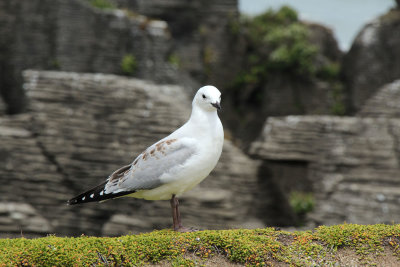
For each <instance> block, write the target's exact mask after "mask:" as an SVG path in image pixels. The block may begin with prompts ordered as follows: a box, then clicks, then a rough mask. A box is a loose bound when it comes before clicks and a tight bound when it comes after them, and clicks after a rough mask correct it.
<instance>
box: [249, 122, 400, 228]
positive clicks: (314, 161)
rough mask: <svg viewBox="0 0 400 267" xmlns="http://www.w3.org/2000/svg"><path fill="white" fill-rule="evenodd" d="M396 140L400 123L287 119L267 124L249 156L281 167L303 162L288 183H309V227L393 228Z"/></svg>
mask: <svg viewBox="0 0 400 267" xmlns="http://www.w3.org/2000/svg"><path fill="white" fill-rule="evenodd" d="M399 140H400V119H387V118H357V117H332V116H288V117H282V118H269V119H268V121H267V122H266V124H265V127H264V132H263V133H262V135H261V137H260V138H259V139H258V140H257V141H256V142H254V143H253V145H252V147H251V154H253V155H254V156H256V157H258V158H261V159H263V160H265V161H268V162H281V163H282V168H287V167H288V166H290V164H291V163H296V162H303V163H304V164H303V166H304V168H306V171H305V172H300V173H297V175H296V176H295V177H291V178H292V180H300V181H304V180H308V181H310V182H311V184H312V191H313V192H314V196H315V200H316V207H315V209H314V210H313V211H312V212H311V213H310V214H309V215H308V220H309V221H311V222H314V223H316V224H337V223H342V222H344V221H346V222H348V223H362V224H372V223H392V222H399V221H400V215H399V214H400V209H399V207H400V206H399V201H400V193H399V192H400V190H399V189H400V176H399V173H400V164H399V162H400V153H399V151H400V145H399V144H400V143H399ZM281 173H282V172H281ZM291 175H293V173H291ZM304 176H306V177H304ZM280 179H286V178H285V177H280ZM289 187H290V186H289Z"/></svg>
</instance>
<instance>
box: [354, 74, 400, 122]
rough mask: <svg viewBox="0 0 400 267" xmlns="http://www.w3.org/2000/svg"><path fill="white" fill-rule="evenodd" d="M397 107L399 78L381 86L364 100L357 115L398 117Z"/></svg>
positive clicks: (399, 115)
mask: <svg viewBox="0 0 400 267" xmlns="http://www.w3.org/2000/svg"><path fill="white" fill-rule="evenodd" d="M399 107H400V80H396V81H394V82H392V83H389V84H387V85H385V86H383V87H381V88H380V89H379V90H378V91H377V92H376V93H375V94H374V95H373V96H371V97H370V98H369V99H368V100H367V101H366V103H365V104H364V106H363V107H362V108H361V110H360V111H359V112H358V114H357V115H358V116H361V117H386V118H399V117H400V109H399Z"/></svg>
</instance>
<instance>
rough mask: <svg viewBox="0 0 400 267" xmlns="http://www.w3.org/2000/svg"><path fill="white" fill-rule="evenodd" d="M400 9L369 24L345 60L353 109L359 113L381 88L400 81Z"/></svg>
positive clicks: (359, 35)
mask: <svg viewBox="0 0 400 267" xmlns="http://www.w3.org/2000/svg"><path fill="white" fill-rule="evenodd" d="M399 47H400V9H393V10H391V11H389V12H388V13H387V14H385V15H383V16H382V17H380V18H377V19H375V20H374V21H372V22H371V23H369V24H367V25H366V26H365V27H364V28H363V29H362V30H361V32H360V33H359V34H358V36H357V37H356V39H355V41H354V43H353V45H352V47H351V49H350V51H349V52H348V54H347V55H346V56H345V58H344V62H343V76H344V79H345V82H346V86H347V89H348V90H349V95H350V96H349V97H350V99H349V100H350V101H349V102H350V103H349V105H350V108H351V109H352V110H353V112H357V111H358V110H359V109H360V108H361V107H362V106H363V104H364V103H365V101H366V100H367V99H368V98H369V97H371V96H372V95H373V93H374V92H376V91H377V90H378V88H379V87H380V86H382V85H384V84H386V83H389V82H392V81H394V80H395V79H398V78H400V49H399Z"/></svg>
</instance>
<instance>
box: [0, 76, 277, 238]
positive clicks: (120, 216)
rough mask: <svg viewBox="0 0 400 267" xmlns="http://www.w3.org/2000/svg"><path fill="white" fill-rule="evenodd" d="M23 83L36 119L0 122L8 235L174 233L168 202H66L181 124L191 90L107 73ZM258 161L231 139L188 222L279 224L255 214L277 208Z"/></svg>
mask: <svg viewBox="0 0 400 267" xmlns="http://www.w3.org/2000/svg"><path fill="white" fill-rule="evenodd" d="M24 77H25V81H26V82H25V83H24V88H25V89H26V90H27V96H28V97H29V99H30V106H29V113H28V114H24V115H14V116H4V117H2V119H1V124H0V125H1V126H0V135H1V138H0V156H1V162H2V163H3V164H1V165H0V177H1V179H2V186H1V187H0V193H1V194H0V232H2V234H1V235H3V236H15V235H20V234H21V232H22V233H23V234H24V235H25V236H29V235H33V236H38V235H44V234H48V233H56V234H59V235H79V234H81V233H85V234H89V235H118V234H127V233H129V232H140V231H150V230H152V229H160V228H166V227H169V226H170V225H171V221H170V220H171V219H170V207H169V202H168V201H154V202H152V201H143V200H136V199H118V200H112V201H108V202H105V203H101V204H98V203H90V204H87V205H82V206H67V205H66V200H67V199H69V198H71V197H72V196H74V195H76V194H78V193H80V192H82V191H84V190H86V189H88V188H89V187H91V186H95V185H97V184H98V183H100V182H102V181H104V179H106V178H107V176H108V175H109V174H110V173H111V172H112V171H114V170H115V169H116V168H118V167H120V166H121V165H124V164H129V163H130V162H131V161H132V160H133V159H134V157H135V156H136V155H138V154H139V153H140V152H141V151H142V150H143V149H145V148H146V147H147V146H148V145H151V144H152V143H154V142H155V141H157V140H159V139H160V138H162V137H164V136H165V135H167V134H169V133H170V132H172V131H173V130H174V129H175V128H177V127H178V126H180V125H181V124H182V123H184V122H185V121H186V120H187V119H188V117H189V115H190V110H191V107H190V98H189V97H188V96H187V94H186V92H185V90H183V88H181V87H178V86H172V85H155V84H152V83H149V82H145V81H143V80H137V79H129V78H125V77H120V76H114V75H104V74H77V73H67V72H51V71H26V72H24ZM259 164H260V163H259V162H258V161H255V160H251V159H249V158H248V157H247V156H245V155H244V154H243V153H242V152H241V151H240V150H239V149H237V148H235V147H234V146H233V145H232V144H231V143H230V142H229V141H226V142H225V145H224V151H223V154H222V157H221V160H220V162H219V163H218V166H217V168H216V170H215V171H213V173H212V174H211V175H210V177H208V178H207V179H206V180H205V181H204V182H203V183H202V184H201V185H200V186H198V187H197V188H196V189H194V190H192V191H190V192H189V193H187V194H186V195H185V196H183V197H182V201H181V203H182V216H183V220H184V223H185V224H186V225H188V226H189V225H191V226H194V227H200V228H206V229H210V228H211V229H215V228H216V229H220V228H229V227H240V226H243V227H255V226H259V227H260V226H263V225H265V223H271V224H272V223H273V220H274V217H272V216H270V215H271V214H270V213H268V210H266V211H264V212H259V211H257V210H255V207H258V208H262V207H266V206H267V205H273V204H274V203H273V200H272V197H271V196H270V195H269V194H267V193H268V191H261V188H259V186H258V180H257V170H258V166H259ZM262 190H265V188H263V189H262ZM260 195H264V196H263V198H259V197H257V196H260Z"/></svg>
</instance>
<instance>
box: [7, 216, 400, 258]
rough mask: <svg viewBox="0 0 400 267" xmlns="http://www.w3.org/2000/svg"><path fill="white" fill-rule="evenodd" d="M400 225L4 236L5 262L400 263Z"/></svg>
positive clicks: (344, 225)
mask: <svg viewBox="0 0 400 267" xmlns="http://www.w3.org/2000/svg"><path fill="white" fill-rule="evenodd" d="M399 246H400V225H355V224H343V225H336V226H329V227H327V226H321V227H318V228H316V229H314V230H312V231H299V232H286V231H280V230H276V229H274V228H266V229H255V230H246V229H238V230H220V231H212V230H207V231H199V232H192V233H175V232H173V231H171V230H163V231H154V232H151V233H146V234H140V235H127V236H121V237H87V236H82V237H75V238H73V237H56V236H48V237H45V238H37V239H26V238H17V239H0V266H143V265H157V266H236V265H246V266H270V265H272V266H289V265H290V266H355V265H357V266H364V265H365V266H396V265H400V261H399V259H400V258H399V257H400V253H399V251H400V250H399Z"/></svg>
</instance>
